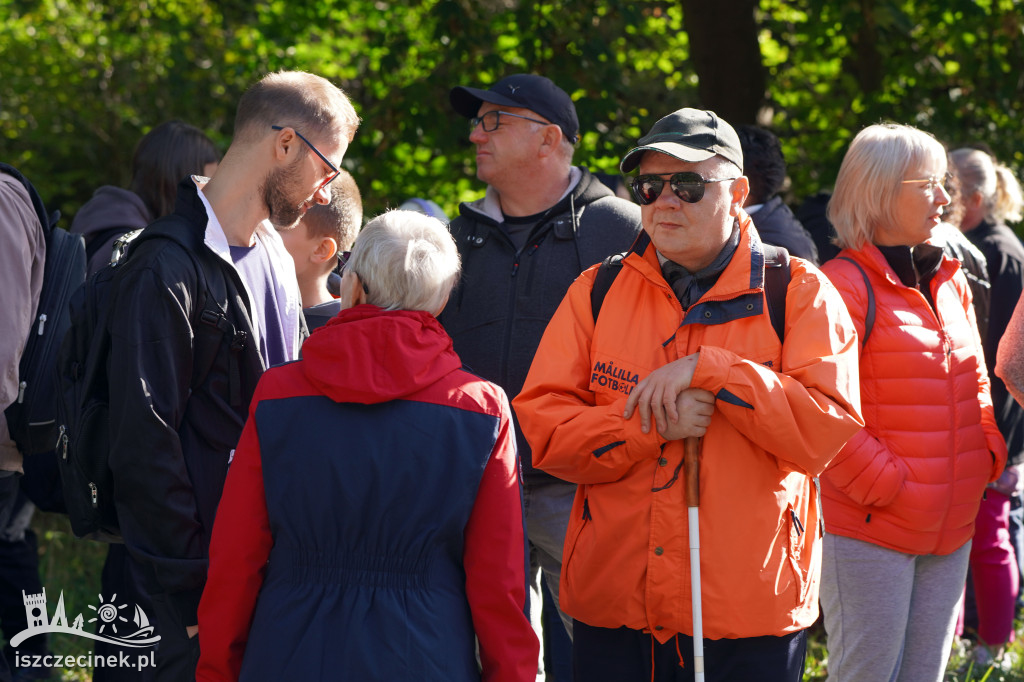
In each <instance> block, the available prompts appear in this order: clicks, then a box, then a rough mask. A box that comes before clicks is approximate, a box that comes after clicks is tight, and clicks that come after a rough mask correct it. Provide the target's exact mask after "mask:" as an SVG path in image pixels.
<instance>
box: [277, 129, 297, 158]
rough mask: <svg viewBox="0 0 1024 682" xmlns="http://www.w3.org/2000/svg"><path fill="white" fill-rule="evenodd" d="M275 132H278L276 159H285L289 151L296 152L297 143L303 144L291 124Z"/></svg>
mask: <svg viewBox="0 0 1024 682" xmlns="http://www.w3.org/2000/svg"><path fill="white" fill-rule="evenodd" d="M274 132H275V133H276V135H274V159H275V160H277V161H285V160H286V159H287V158H288V155H289V153H291V152H294V150H295V149H296V145H298V144H301V140H299V138H298V136H297V135H296V134H295V130H294V129H293V128H291V127H289V126H285V127H284V128H282V129H281V130H275V131H274Z"/></svg>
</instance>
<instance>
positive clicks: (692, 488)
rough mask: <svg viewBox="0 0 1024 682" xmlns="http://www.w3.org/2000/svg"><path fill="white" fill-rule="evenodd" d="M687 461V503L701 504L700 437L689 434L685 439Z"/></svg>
mask: <svg viewBox="0 0 1024 682" xmlns="http://www.w3.org/2000/svg"><path fill="white" fill-rule="evenodd" d="M683 448H684V454H685V457H686V459H685V461H686V505H687V506H688V507H699V506H700V438H697V437H696V436H689V437H687V438H686V440H684V441H683Z"/></svg>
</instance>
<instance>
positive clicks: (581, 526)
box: [562, 485, 593, 587]
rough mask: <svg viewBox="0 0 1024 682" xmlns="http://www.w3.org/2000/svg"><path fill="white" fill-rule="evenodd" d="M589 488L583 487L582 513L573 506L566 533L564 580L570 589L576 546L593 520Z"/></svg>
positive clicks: (563, 563)
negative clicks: (588, 494) (588, 493)
mask: <svg viewBox="0 0 1024 682" xmlns="http://www.w3.org/2000/svg"><path fill="white" fill-rule="evenodd" d="M588 487H589V486H586V485H583V486H581V489H582V490H583V504H582V505H581V506H580V511H579V512H577V511H576V509H575V505H574V506H573V514H572V517H571V518H570V519H569V528H568V530H567V531H566V536H565V537H566V542H565V550H564V552H563V556H562V567H563V570H562V579H563V581H564V583H565V587H568V586H569V585H570V584H571V583H572V575H573V571H574V568H576V566H575V565H574V564H573V555H574V554H575V552H576V546H577V544H578V543H579V540H580V536H581V535H583V531H584V530H585V529H586V528H587V526H588V525H590V522H591V521H592V520H593V518H592V517H591V515H590V500H589V498H588V497H587V492H588Z"/></svg>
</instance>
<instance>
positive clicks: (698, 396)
mask: <svg viewBox="0 0 1024 682" xmlns="http://www.w3.org/2000/svg"><path fill="white" fill-rule="evenodd" d="M675 408H676V411H677V412H678V413H679V420H678V421H676V422H672V421H669V423H668V427H667V428H664V429H661V428H659V429H658V433H660V434H661V437H662V438H664V439H665V440H679V439H681V438H687V437H689V436H695V437H697V438H699V437H701V436H703V435H704V432H705V431H707V430H708V425H709V424H711V415H712V414H713V413H714V411H715V394H714V393H712V392H711V391H705V390H704V389H703V388H688V389H686V390H685V391H683V392H682V393H680V394H679V397H678V398H676V404H675Z"/></svg>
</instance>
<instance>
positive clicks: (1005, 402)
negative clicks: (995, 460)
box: [964, 221, 1024, 464]
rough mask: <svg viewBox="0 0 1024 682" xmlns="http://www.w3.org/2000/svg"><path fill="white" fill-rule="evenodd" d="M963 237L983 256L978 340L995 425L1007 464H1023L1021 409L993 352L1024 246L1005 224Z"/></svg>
mask: <svg viewBox="0 0 1024 682" xmlns="http://www.w3.org/2000/svg"><path fill="white" fill-rule="evenodd" d="M964 234H966V235H967V238H968V239H970V240H971V243H972V244H974V245H975V246H977V247H978V249H979V250H980V251H981V252H982V253H983V254H985V260H986V262H987V263H988V279H989V282H990V283H991V285H992V289H991V291H992V293H991V296H990V304H989V317H988V331H987V332H986V333H985V335H984V336H983V337H982V343H983V345H984V346H985V364H986V365H987V366H988V375H989V378H990V379H992V407H993V408H995V412H996V423H997V424H998V425H999V431H1000V432H1001V433H1002V434H1003V438H1005V439H1006V449H1007V451H1008V453H1009V454H1008V457H1007V464H1020V463H1021V462H1024V408H1022V407H1021V406H1020V405H1018V404H1017V401H1016V400H1014V399H1013V396H1012V395H1010V392H1009V391H1008V390H1007V389H1006V384H1004V383H1003V380H1002V379H1000V378H999V377H997V376H996V373H995V369H996V350H997V349H998V348H999V339H1001V338H1002V337H1003V332H1005V331H1006V326H1007V325H1008V324H1009V323H1010V317H1011V316H1012V315H1013V309H1014V308H1015V307H1016V306H1017V299H1019V298H1020V296H1021V292H1022V291H1024V246H1022V245H1021V242H1020V239H1018V238H1017V235H1015V234H1014V233H1013V231H1012V230H1011V229H1010V228H1009V227H1007V226H1006V225H1002V224H998V225H994V224H992V223H990V222H987V221H983V222H982V223H981V224H980V225H978V226H977V227H976V228H974V229H973V230H968V231H967V232H965V233H964Z"/></svg>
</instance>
